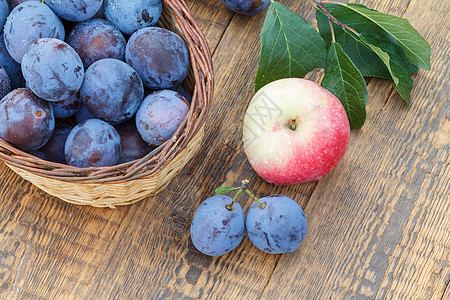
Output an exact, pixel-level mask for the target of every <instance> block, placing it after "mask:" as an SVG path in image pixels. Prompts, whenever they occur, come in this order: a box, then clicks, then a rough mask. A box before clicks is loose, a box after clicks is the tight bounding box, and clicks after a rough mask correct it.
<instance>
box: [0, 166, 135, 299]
mask: <svg viewBox="0 0 450 300" xmlns="http://www.w3.org/2000/svg"><path fill="white" fill-rule="evenodd" d="M0 199H2V201H1V202H0V237H1V242H0V299H25V298H35V299H42V298H44V299H46V298H48V299H50V298H55V297H56V296H58V297H68V296H69V295H72V296H73V295H80V293H82V292H83V291H84V290H85V288H86V286H87V284H88V283H89V280H90V278H91V277H92V276H93V275H94V273H95V272H96V270H97V268H98V266H99V265H100V263H101V262H102V259H103V255H104V252H105V251H106V249H107V248H108V247H109V244H110V243H111V241H113V240H114V236H115V233H116V231H117V228H118V227H119V226H120V224H121V223H122V220H123V218H124V217H125V215H126V213H127V211H128V209H129V208H126V207H124V208H120V209H117V210H110V209H95V208H91V207H83V206H75V205H71V204H69V203H66V202H63V201H61V200H58V199H55V198H53V197H51V196H49V195H47V194H45V193H44V192H42V191H40V190H39V189H37V188H36V187H34V186H32V185H31V184H29V183H28V182H26V181H24V180H23V179H21V178H20V177H18V176H17V175H15V174H14V173H13V172H12V171H11V170H9V169H8V168H6V166H5V165H4V164H2V165H1V166H0Z"/></svg>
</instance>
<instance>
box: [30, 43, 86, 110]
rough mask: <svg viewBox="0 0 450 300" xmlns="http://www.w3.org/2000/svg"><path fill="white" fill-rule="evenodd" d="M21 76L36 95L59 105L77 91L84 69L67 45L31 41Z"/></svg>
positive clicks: (81, 81) (77, 56)
mask: <svg viewBox="0 0 450 300" xmlns="http://www.w3.org/2000/svg"><path fill="white" fill-rule="evenodd" d="M22 73H23V76H24V77H25V80H26V82H27V84H28V86H29V87H30V89H31V90H32V91H33V92H34V93H35V94H36V95H38V96H39V97H41V98H43V99H45V100H48V101H61V100H64V99H67V98H69V97H70V96H72V95H73V94H74V93H75V92H76V91H78V89H79V88H80V87H81V84H82V83H83V77H84V68H83V62H82V61H81V58H80V56H79V55H78V54H77V53H76V52H75V50H73V48H72V47H70V46H69V45H68V44H66V43H65V42H63V41H61V40H58V39H53V38H43V39H38V40H36V41H34V42H33V43H32V44H31V46H30V48H29V49H28V51H27V52H26V53H25V55H24V56H23V59H22Z"/></svg>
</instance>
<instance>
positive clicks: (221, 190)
mask: <svg viewBox="0 0 450 300" xmlns="http://www.w3.org/2000/svg"><path fill="white" fill-rule="evenodd" d="M237 189H238V188H234V187H232V186H227V185H224V186H221V187H218V188H217V189H216V191H215V192H216V194H226V193H229V192H231V191H234V190H237Z"/></svg>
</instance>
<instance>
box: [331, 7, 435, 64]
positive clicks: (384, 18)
mask: <svg viewBox="0 0 450 300" xmlns="http://www.w3.org/2000/svg"><path fill="white" fill-rule="evenodd" d="M339 5H341V6H344V7H347V8H348V9H349V10H351V11H353V12H354V13H355V14H357V15H359V16H360V17H361V18H363V19H364V20H365V23H371V24H374V25H376V26H377V27H378V28H380V29H382V30H383V31H384V32H385V33H386V34H387V36H388V37H389V38H390V39H393V40H395V41H396V42H397V43H398V44H399V45H400V47H402V49H403V51H405V55H406V57H407V58H408V59H409V60H410V61H411V62H412V63H413V64H415V65H417V66H418V67H420V68H422V69H427V70H429V69H430V56H431V47H430V44H429V43H428V42H427V41H426V40H425V39H424V38H423V37H422V36H421V35H420V34H419V33H418V32H417V30H415V29H414V28H413V27H412V26H411V24H410V23H409V22H408V20H406V19H404V18H400V17H397V16H393V15H389V14H384V13H381V12H379V11H376V10H373V9H368V8H365V7H363V6H362V5H354V4H339ZM336 18H337V17H336ZM338 20H339V19H338ZM340 21H341V20H340ZM341 22H342V21H341ZM346 24H347V25H348V26H350V27H352V25H351V24H348V23H346ZM360 33H362V32H360Z"/></svg>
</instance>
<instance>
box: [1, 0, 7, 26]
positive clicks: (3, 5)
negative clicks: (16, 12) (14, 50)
mask: <svg viewBox="0 0 450 300" xmlns="http://www.w3.org/2000/svg"><path fill="white" fill-rule="evenodd" d="M8 15H9V5H8V1H6V0H0V32H1V31H3V26H4V25H5V22H6V18H7V17H8Z"/></svg>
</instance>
